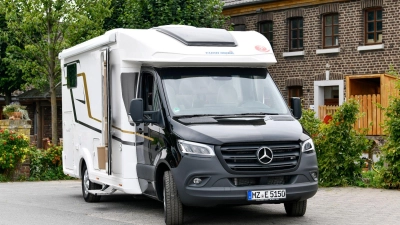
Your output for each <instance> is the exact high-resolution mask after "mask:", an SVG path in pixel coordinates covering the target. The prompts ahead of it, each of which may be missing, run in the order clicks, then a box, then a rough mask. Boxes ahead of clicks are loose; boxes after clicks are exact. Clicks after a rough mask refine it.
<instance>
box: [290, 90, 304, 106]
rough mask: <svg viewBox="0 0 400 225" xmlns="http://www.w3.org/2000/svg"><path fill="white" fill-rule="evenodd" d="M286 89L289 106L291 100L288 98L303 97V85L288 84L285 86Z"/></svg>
mask: <svg viewBox="0 0 400 225" xmlns="http://www.w3.org/2000/svg"><path fill="white" fill-rule="evenodd" d="M287 89H288V102H289V104H288V105H289V107H291V101H290V98H292V97H299V98H302V97H303V87H302V86H290V87H287Z"/></svg>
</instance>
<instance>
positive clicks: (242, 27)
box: [233, 24, 246, 31]
mask: <svg viewBox="0 0 400 225" xmlns="http://www.w3.org/2000/svg"><path fill="white" fill-rule="evenodd" d="M233 30H234V31H245V30H246V25H244V24H235V25H233Z"/></svg>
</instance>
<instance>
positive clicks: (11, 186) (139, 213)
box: [0, 180, 400, 225]
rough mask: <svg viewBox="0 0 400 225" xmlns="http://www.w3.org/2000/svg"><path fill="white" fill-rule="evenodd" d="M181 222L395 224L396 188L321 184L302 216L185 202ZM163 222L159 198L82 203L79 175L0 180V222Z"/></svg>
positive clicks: (399, 210) (399, 214) (399, 209)
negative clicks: (73, 177)
mask: <svg viewBox="0 0 400 225" xmlns="http://www.w3.org/2000/svg"><path fill="white" fill-rule="evenodd" d="M184 214H185V218H184V223H185V224H230V225H234V224H291V225H292V224H362V225H366V224H393V225H394V224H399V223H400V191H398V190H382V189H367V188H353V187H345V188H320V189H319V191H318V193H317V194H316V195H315V196H314V197H313V198H311V199H309V201H308V207H307V212H306V214H305V216H304V217H300V218H291V217H287V216H286V213H285V210H284V207H283V205H282V204H279V205H267V204H264V205H250V206H231V207H216V208H191V207H185V208H184ZM14 224H15V225H25V224H27V225H28V224H29V225H35V224H40V225H47V224H48V225H55V224H57V225H64V224H74V225H76V224H95V225H103V224H104V225H114V224H115V225H119V224H164V215H163V204H162V203H161V202H158V201H156V200H152V199H149V198H134V197H133V196H130V195H114V196H105V197H103V198H102V201H101V202H99V203H86V202H85V201H84V200H83V198H82V196H81V186H80V181H78V180H75V181H51V182H15V183H0V225H14Z"/></svg>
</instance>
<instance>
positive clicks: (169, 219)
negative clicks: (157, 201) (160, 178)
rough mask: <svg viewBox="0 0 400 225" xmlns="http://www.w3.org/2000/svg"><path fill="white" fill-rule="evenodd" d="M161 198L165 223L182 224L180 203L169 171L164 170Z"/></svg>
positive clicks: (171, 224)
mask: <svg viewBox="0 0 400 225" xmlns="http://www.w3.org/2000/svg"><path fill="white" fill-rule="evenodd" d="M163 199H164V217H165V224H167V225H177V224H183V210H182V203H181V200H180V199H179V196H178V190H177V189H176V185H175V181H174V178H173V177H172V173H171V171H165V172H164V187H163Z"/></svg>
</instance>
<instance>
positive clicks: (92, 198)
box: [82, 164, 101, 202]
mask: <svg viewBox="0 0 400 225" xmlns="http://www.w3.org/2000/svg"><path fill="white" fill-rule="evenodd" d="M99 189H101V185H100V184H95V183H92V182H91V181H90V180H89V174H88V171H87V167H86V164H84V165H83V166H82V195H83V199H85V201H86V202H98V201H100V199H101V196H99V195H97V196H96V195H93V194H90V193H89V192H88V191H87V190H99Z"/></svg>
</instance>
